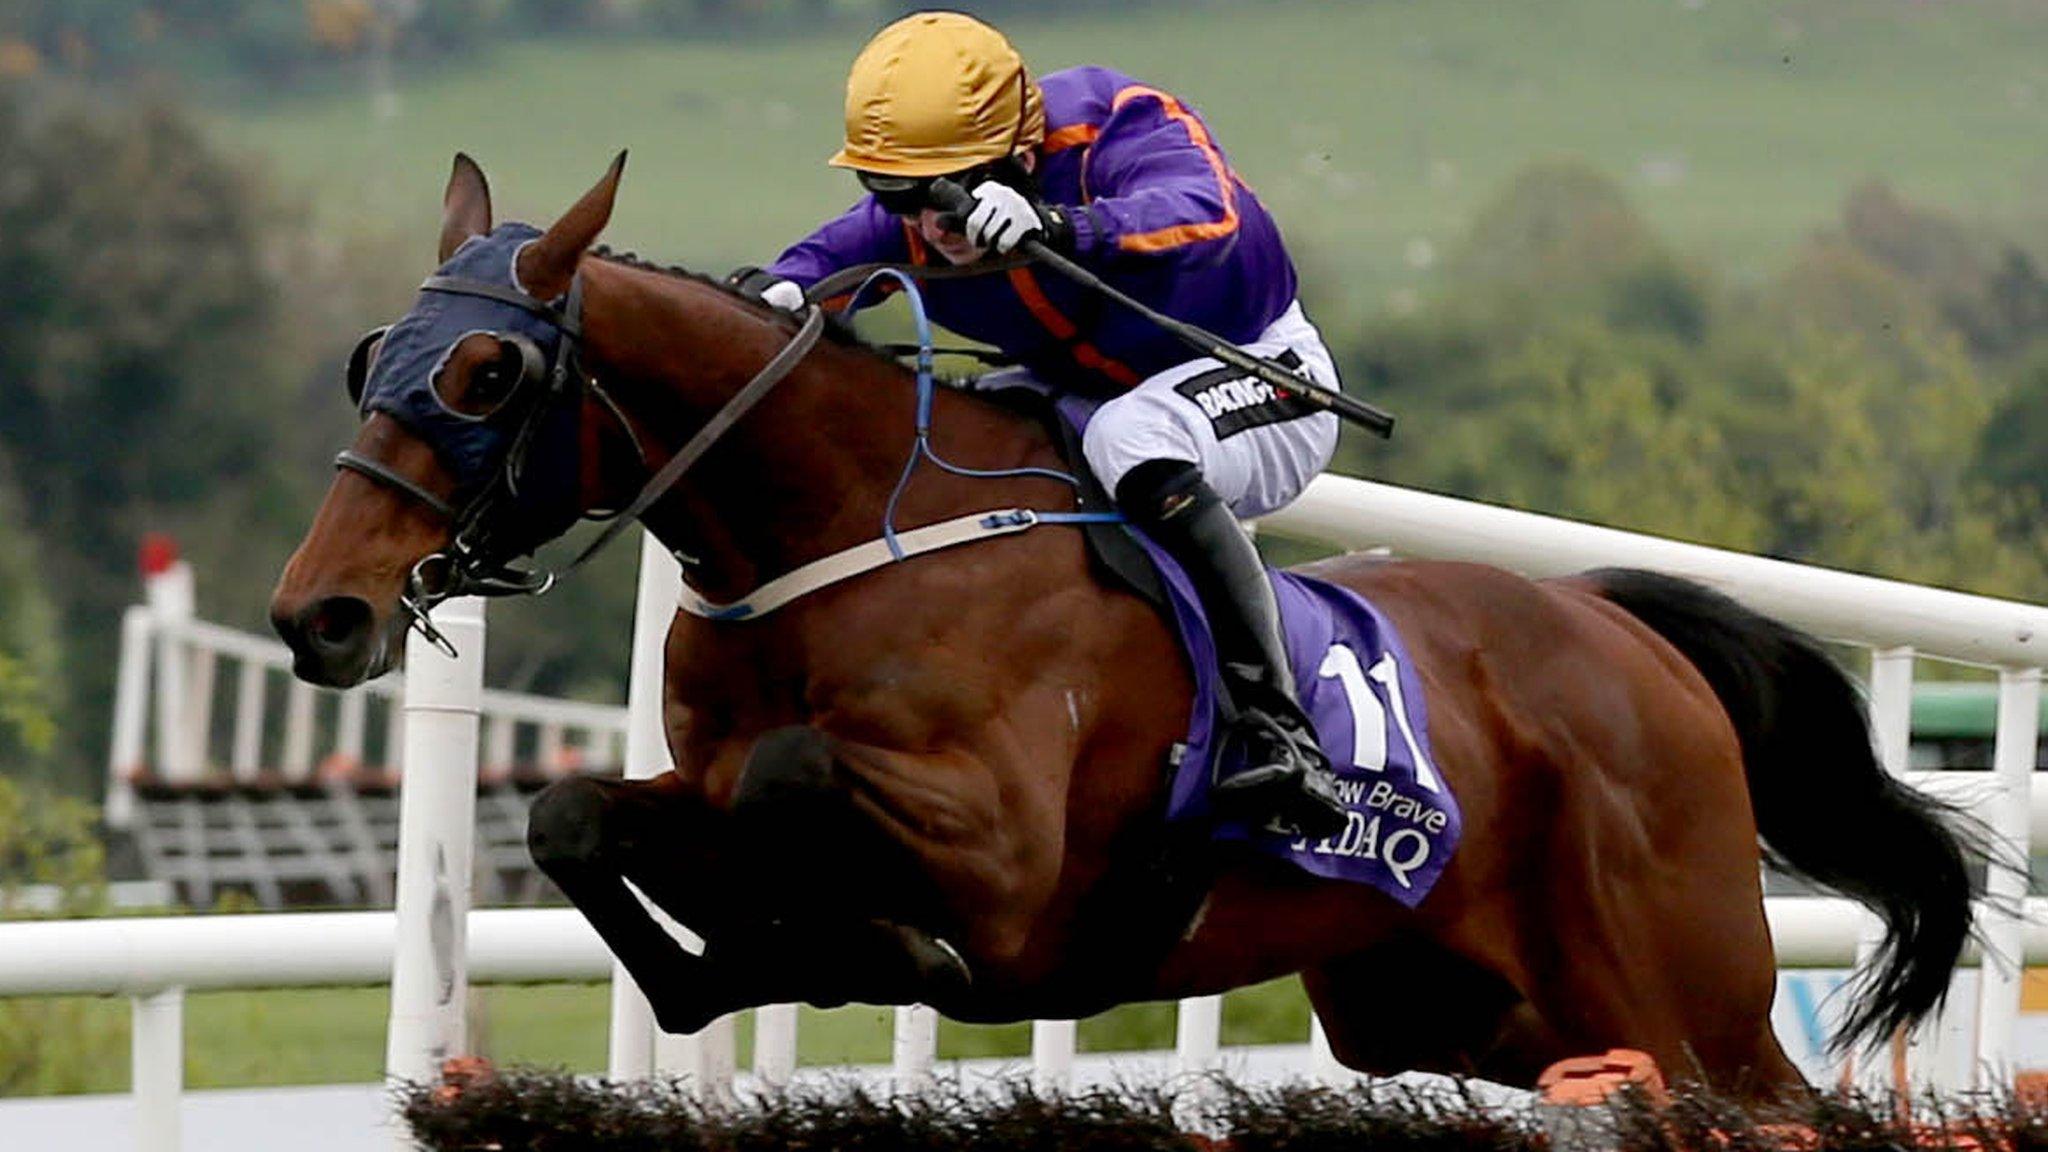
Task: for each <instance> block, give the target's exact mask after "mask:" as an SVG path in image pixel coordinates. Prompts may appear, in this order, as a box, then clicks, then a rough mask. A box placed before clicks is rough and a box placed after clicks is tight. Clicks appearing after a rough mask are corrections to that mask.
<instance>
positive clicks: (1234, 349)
mask: <svg viewBox="0 0 2048 1152" xmlns="http://www.w3.org/2000/svg"><path fill="white" fill-rule="evenodd" d="M931 198H932V201H933V203H935V204H936V205H937V206H938V207H939V208H940V209H942V210H944V211H946V212H950V213H952V214H954V215H957V216H959V217H960V218H961V219H966V217H967V215H968V214H969V213H971V212H973V211H974V206H975V199H974V197H973V195H971V194H970V193H969V192H968V191H967V189H965V188H962V187H961V186H960V185H959V184H957V183H955V182H954V181H951V180H947V179H944V178H940V179H937V180H934V181H932V184H931ZM1018 247H1019V248H1020V249H1022V250H1023V251H1024V252H1025V254H1027V255H1029V256H1030V257H1031V258H1032V259H1034V260H1036V261H1038V262H1039V263H1041V264H1044V265H1045V266H1046V267H1048V268H1051V269H1052V270H1053V271H1055V272H1058V273H1059V274H1060V275H1062V276H1065V277H1066V278H1067V279H1069V280H1072V281H1073V282H1074V283H1076V284H1079V285H1081V286H1082V287H1083V288H1087V289H1090V290H1092V291H1095V292H1098V293H1100V294H1102V295H1103V296H1105V297H1107V298H1109V299H1111V300H1114V301H1116V302H1117V303H1118V304H1121V305H1123V306H1124V307H1126V308H1129V309H1130V310H1131V311H1133V312H1136V313H1137V314H1138V315H1140V316H1143V317H1144V318H1145V319H1147V320H1150V321H1151V322H1152V323H1154V324H1157V325H1158V326H1159V327H1161V328H1162V329H1165V330H1166V331H1167V332H1168V333H1170V334H1172V335H1173V336H1174V337H1175V338H1176V339H1178V340H1180V342H1181V343H1183V344H1186V345H1187V346H1188V347H1190V348H1193V349H1194V350H1196V351H1197V352H1200V353H1201V354H1202V355H1204V356H1207V357H1209V358H1211V359H1213V360H1219V361H1221V362H1222V363H1224V364H1227V365H1229V366H1230V367H1232V368H1235V369H1237V370H1238V371H1240V372H1243V373H1244V374H1245V375H1247V376H1252V377H1256V378H1257V379H1259V380H1262V381H1264V382H1265V383H1267V384H1270V385H1272V386H1273V387H1275V388H1280V389H1284V390H1285V391H1286V392H1287V393H1288V394H1290V395H1294V396H1299V397H1301V398H1302V399H1303V400H1305V401H1307V402H1308V403H1310V404H1313V405H1315V406H1317V407H1319V408H1322V409H1323V410H1325V411H1328V412H1335V413H1336V414H1337V415H1339V416H1342V417H1344V418H1345V419H1346V420H1349V421H1351V422H1352V423H1354V424H1356V425H1358V426H1359V427H1361V428H1363V429H1365V430H1366V431H1368V432H1370V433H1372V434H1373V435H1375V436H1378V437H1380V438H1382V439H1385V438H1387V437H1390V436H1392V435H1393V434H1394V416H1393V413H1391V412H1388V411H1386V410H1385V409H1383V408H1380V407H1378V406H1376V405H1373V404H1368V403H1366V402H1365V401H1363V400H1359V399H1356V398H1354V397H1350V396H1346V395H1344V394H1343V393H1342V392H1339V391H1337V390H1335V389H1333V388H1325V387H1323V386H1322V385H1321V384H1318V383H1316V382H1315V381H1313V380H1310V379H1309V378H1308V377H1307V376H1305V375H1303V374H1301V373H1297V372H1294V371H1292V370H1290V369H1288V368H1287V367H1285V366H1284V365H1281V364H1279V363H1277V362H1276V361H1273V360H1268V359H1266V358H1265V357H1263V356H1254V355H1253V354H1251V353H1250V352H1247V351H1245V350H1244V349H1242V348H1239V347H1238V346H1237V345H1235V344H1232V343H1231V342H1230V341H1228V340H1225V339H1224V338H1223V337H1221V336H1218V335H1216V334H1215V333H1213V332H1210V331H1208V330H1207V329H1204V328H1199V327H1196V326H1195V325H1193V324H1189V323H1188V322H1186V321H1184V320H1176V319H1174V318H1173V317H1171V316H1168V315H1166V314H1165V313H1164V312H1161V311H1159V310H1158V309H1156V308H1151V307H1148V306H1146V305H1145V304H1143V303H1141V302H1140V301H1138V300H1134V299H1132V298H1131V297H1130V296H1129V295H1126V294H1125V293H1123V292H1120V291H1118V290H1117V289H1115V288H1113V287H1111V286H1110V285H1109V284H1107V283H1105V282H1104V281H1103V279H1102V278H1101V277H1100V276H1097V275H1095V274H1094V273H1093V272H1090V271H1088V270H1087V269H1086V268H1083V267H1081V266H1080V265H1079V264H1076V263H1074V262H1073V261H1072V260H1070V259H1068V258H1067V257H1065V256H1063V255H1061V254H1060V253H1058V252H1055V251H1053V249H1052V246H1051V245H1049V244H1047V243H1045V242H1044V241H1042V240H1040V239H1038V238H1037V237H1035V236H1027V237H1025V238H1024V241H1023V242H1022V243H1021V244H1019V245H1018Z"/></svg>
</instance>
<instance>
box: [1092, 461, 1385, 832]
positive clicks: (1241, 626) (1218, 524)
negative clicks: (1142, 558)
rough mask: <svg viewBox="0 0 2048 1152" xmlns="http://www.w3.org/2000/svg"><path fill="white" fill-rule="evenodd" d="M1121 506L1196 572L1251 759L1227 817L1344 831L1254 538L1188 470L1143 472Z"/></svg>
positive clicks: (1227, 792) (1224, 780)
mask: <svg viewBox="0 0 2048 1152" xmlns="http://www.w3.org/2000/svg"><path fill="white" fill-rule="evenodd" d="M1116 498H1117V506H1118V507H1119V508H1121V509H1123V512H1124V515H1125V516H1128V517H1129V518H1130V519H1131V520H1132V522H1134V523H1136V524H1138V525H1139V526H1141V527H1142V528H1143V529H1144V530H1145V532H1146V533H1147V534H1148V535H1150V536H1151V537H1152V539H1153V540H1155V541H1157V542H1158V543H1159V545H1160V546H1161V547H1163V548H1165V549H1166V550H1167V551H1168V552H1169V553H1171V554H1172V555H1173V558H1174V559H1176V560H1178V561H1180V563H1181V566H1182V567H1183V568H1185V569H1187V573H1188V576H1189V578H1190V579H1191V580H1192V581H1193V583H1194V586H1195V592H1196V595H1198V596H1199V597H1201V600H1202V608H1203V610H1204V611H1205V612H1206V613H1207V614H1208V617H1209V623H1210V627H1211V628H1212V629H1213V630H1214V632H1215V636H1216V653H1217V657H1218V658H1219V659H1220V660H1221V662H1222V664H1223V670H1224V672H1225V673H1226V674H1227V675H1228V676H1229V679H1230V686H1231V696H1232V698H1233V700H1234V702H1235V703H1236V705H1237V717H1236V721H1237V723H1236V728H1235V735H1236V737H1237V738H1238V739H1239V740H1241V741H1242V742H1243V749H1244V753H1245V763H1244V765H1243V766H1242V767H1241V768H1238V769H1237V770H1236V771H1233V772H1231V773H1230V774H1228V775H1224V776H1221V777H1219V778H1218V779H1217V781H1216V789H1215V800H1216V808H1217V811H1218V812H1219V813H1221V814H1223V815H1225V816H1227V817H1233V818H1241V819H1246V820H1250V821H1254V822H1256V823H1260V824H1265V823H1272V824H1275V825H1279V826H1283V827H1285V828H1287V829H1289V830H1290V831H1292V832H1294V833H1296V834H1298V835H1303V836H1308V837H1311V838H1321V837H1323V836H1328V835H1333V834H1335V833H1337V832H1339V831H1341V830H1343V828H1344V820H1345V809H1344V802H1343V801H1342V800H1341V799H1340V798H1339V797H1338V795H1337V788H1336V779H1335V777H1334V776H1333V775H1332V774H1331V771H1330V765H1329V763H1328V761H1326V760H1324V759H1323V754H1322V752H1321V751H1320V750H1319V749H1318V748H1317V746H1316V739H1315V730H1314V729H1313V728H1312V727H1311V726H1310V724H1309V722H1308V717H1307V716H1305V715H1304V714H1303V713H1302V709H1301V705H1300V703H1299V702H1298V701H1297V699H1296V696H1295V691H1294V673H1293V671H1292V669H1290V668H1289V666H1288V662H1287V646H1286V642H1285V639H1284V637H1283V636H1282V634H1281V630H1280V609H1279V606H1278V605H1277V604H1276V603H1275V602H1274V599H1273V586H1272V584H1271V583H1270V582H1269V581H1268V580H1267V578H1266V570H1265V566H1264V565H1263V564H1261V563H1260V562H1259V552H1258V549H1256V548H1254V547H1252V542H1251V537H1250V536H1248V535H1246V534H1245V531H1244V529H1243V528H1241V527H1239V526H1238V523H1237V517H1235V516H1233V515H1231V512H1230V509H1229V508H1228V507H1226V506H1225V505H1224V503H1223V499H1222V497H1220V496H1218V495H1217V494H1216V492H1215V490H1214V489H1212V488H1210V487H1209V485H1208V484H1206V483H1204V482H1203V480H1202V477H1201V474H1200V473H1198V472H1196V471H1195V466H1194V465H1192V464H1189V463H1187V462H1186V461H1182V460H1150V461H1147V462H1145V463H1143V464H1140V465H1138V466H1137V467H1136V468H1133V469H1131V470H1130V471H1129V472H1128V473H1125V475H1124V478H1123V481H1122V482H1121V483H1119V484H1118V485H1117V490H1116ZM1220 758H1221V756H1220V754H1219V760H1220Z"/></svg>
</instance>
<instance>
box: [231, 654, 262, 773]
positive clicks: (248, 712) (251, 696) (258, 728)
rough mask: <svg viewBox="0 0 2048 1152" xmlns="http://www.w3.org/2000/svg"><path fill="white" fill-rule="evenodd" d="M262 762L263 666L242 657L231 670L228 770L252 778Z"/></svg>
mask: <svg viewBox="0 0 2048 1152" xmlns="http://www.w3.org/2000/svg"><path fill="white" fill-rule="evenodd" d="M262 761H263V665H262V664H261V663H260V662H259V661H256V660H252V659H250V658H249V657H248V656H247V655H246V654H245V655H243V657H242V666H241V667H240V668H239V669H237V670H236V672H235V736H234V742H233V743H232V744H231V745H230V746H229V749H228V771H229V772H231V773H232V774H233V775H234V777H235V779H237V780H253V779H255V778H256V770H257V769H258V768H260V767H262Z"/></svg>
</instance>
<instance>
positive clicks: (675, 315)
mask: <svg viewBox="0 0 2048 1152" xmlns="http://www.w3.org/2000/svg"><path fill="white" fill-rule="evenodd" d="M585 267H586V300H585V306H584V307H585V319H584V327H585V332H586V343H587V355H588V356H590V358H591V359H592V360H593V362H594V364H595V365H596V366H598V368H599V370H600V372H601V373H603V374H604V375H605V376H607V377H608V378H609V379H608V380H607V384H608V385H609V386H610V387H612V388H613V389H614V390H615V391H616V392H617V393H618V396H617V398H618V400H619V401H620V403H621V404H622V405H623V406H625V407H626V408H627V410H628V412H629V414H630V416H631V418H632V419H633V420H634V421H635V422H636V424H637V425H638V427H639V428H640V429H641V430H642V435H643V437H646V436H649V435H651V437H652V439H654V441H655V442H656V444H657V445H658V447H656V446H655V445H649V451H650V453H651V454H653V455H654V456H655V457H656V459H655V460H654V461H652V463H653V464H654V465H655V466H657V467H658V466H659V464H660V463H661V462H664V461H666V460H667V459H668V458H669V457H670V456H671V455H673V454H674V452H675V451H676V450H677V449H679V448H680V447H681V446H682V445H683V443H684V442H685V441H686V440H687V439H688V438H689V436H690V435H691V434H692V433H694V432H695V431H696V430H697V429H699V428H701V427H703V426H704V424H705V422H706V421H707V420H709V419H711V417H712V416H713V415H714V414H715V413H716V412H717V411H718V410H719V409H720V408H722V407H723V406H724V405H725V403H726V402H727V401H728V400H730V399H731V398H732V396H733V395H734V394H735V393H736V392H738V391H739V390H740V389H741V388H743V387H744V386H745V385H746V384H747V382H748V381H750V380H751V379H753V377H754V376H755V374H756V373H757V372H759V371H760V370H761V368H762V367H763V366H764V365H766V364H767V363H768V361H769V360H770V359H772V358H773V357H774V355H775V354H776V352H778V351H780V350H781V349H782V348H783V347H784V346H785V345H786V344H787V343H788V342H789V340H790V332H789V330H788V328H787V327H786V326H785V325H782V324H778V323H776V322H775V321H773V320H770V319H768V318H766V317H764V316H763V315H761V314H759V313H757V312H755V311H754V310H753V309H751V308H749V307H748V306H746V305H745V304H743V303H741V302H739V301H738V300H735V299H733V298H732V297H731V296H730V295H729V294H727V293H725V292H723V291H721V290H720V289H718V288H716V287H714V286H712V285H709V284H706V283H702V282H698V281H692V280H683V279H678V278H675V277H672V276H667V275H663V274H661V273H654V272H647V271H644V270H639V269H632V268H624V267H620V266H617V265H612V264H607V263H603V262H599V261H591V262H588V263H586V266H585ZM915 401H916V396H915V391H914V387H913V384H912V381H911V379H910V377H909V376H908V375H907V374H906V373H904V372H903V371H902V370H901V369H899V368H897V367H896V366H894V365H892V364H890V363H888V362H887V361H884V360H882V359H880V358H878V357H875V356H872V355H870V354H868V353H867V352H865V351H862V350H858V349H849V348H844V347H839V346H836V345H833V344H830V343H829V342H821V343H820V344H819V345H818V346H817V347H816V348H815V349H813V350H812V351H811V353H810V354H809V355H807V356H806V357H805V358H804V360H803V361H802V362H801V363H800V364H799V365H798V366H797V368H796V369H795V370H794V371H792V372H791V373H790V375H789V377H788V378H787V379H786V380H784V381H783V382H782V383H780V384H778V385H776V386H775V388H774V389H773V390H772V391H771V392H770V393H769V394H768V396H767V397H766V398H765V399H763V400H762V401H761V402H760V404H759V406H758V407H756V408H754V409H753V410H752V411H751V412H750V413H748V415H747V416H746V417H745V418H744V419H742V420H741V421H740V422H739V423H738V424H736V425H734V426H733V428H732V429H731V430H730V431H728V432H726V433H725V434H724V436H723V437H722V438H721V439H720V440H719V442H718V444H717V445H716V446H715V447H714V448H713V449H712V450H711V451H710V452H708V453H706V454H705V456H704V457H703V458H702V459H701V460H700V461H699V462H698V463H697V464H695V465H693V466H692V467H691V470H690V472H689V473H688V474H687V475H685V476H684V478H683V479H682V480H681V481H680V482H679V483H678V484H677V485H676V488H675V490H674V493H673V495H671V496H670V497H668V498H666V499H664V500H663V501H661V502H660V503H658V504H657V505H656V507H655V509H653V510H651V511H650V513H649V514H648V515H646V516H643V517H642V519H643V521H644V522H645V523H646V524H647V526H648V528H649V530H650V531H652V532H653V533H654V534H655V536H656V537H657V538H658V539H660V540H661V541H662V542H663V543H664V544H665V545H668V546H669V547H671V548H673V549H675V550H678V551H682V552H685V553H687V554H689V555H691V556H693V557H694V558H696V559H697V560H698V561H699V562H700V563H699V565H698V566H697V568H696V570H695V571H693V573H692V575H691V579H692V582H693V583H694V584H696V585H697V587H698V590H699V591H700V592H702V593H704V594H705V595H706V596H709V597H711V598H713V599H718V598H723V597H730V596H738V595H741V594H744V593H745V592H746V591H748V590H750V589H752V588H753V587H755V586H756V585H758V584H759V583H761V582H762V581H764V580H767V579H769V578H772V577H774V576H777V575H780V574H781V573H783V572H787V571H789V570H790V569H792V568H795V567H797V566H799V565H801V564H804V563H808V562H809V561H811V560H815V559H817V558H819V557H821V556H825V555H829V554H830V553H832V552H835V551H838V550H839V549H842V548H847V547H851V546H853V545H855V544H859V543H863V542H865V541H867V540H871V539H874V538H875V537H876V536H877V535H879V534H880V530H881V525H882V519H883V515H884V511H885V509H886V507H887V504H888V501H889V496H890V492H891V490H892V489H893V488H894V486H895V484H896V480H897V477H898V476H899V474H900V473H901V470H902V467H903V464H904V462H905V461H906V460H907V459H908V458H909V456H910V453H911V452H912V450H913V447H914V442H913V434H914V420H913V416H914V411H915ZM934 414H935V421H934V423H935V427H936V429H937V432H936V437H935V439H936V443H937V446H938V447H939V448H940V450H941V451H951V452H952V453H954V454H957V455H959V456H960V457H962V459H963V461H964V462H968V463H971V464H973V465H974V466H976V467H981V468H994V467H1011V466H1016V465H1019V464H1024V463H1040V464H1042V463H1046V462H1047V459H1048V455H1049V453H1050V451H1051V448H1050V444H1049V442H1048V441H1047V440H1046V437H1045V436H1044V434H1043V432H1042V430H1040V429H1038V428H1036V427H1035V425H1034V424H1033V423H1032V422H1030V421H1027V420H1022V419H1020V418H1018V417H1016V416H1014V415H1013V414H1009V413H1005V412H1001V411H998V410H996V409H995V408H993V407H992V406H990V405H987V404H982V403H979V402H975V401H971V400H968V399H967V398H965V397H961V396H957V395H953V394H950V393H946V392H945V391H944V390H941V395H939V396H938V397H937V398H936V403H935V408H934ZM1045 486H1046V482H1044V481H1029V480H1026V481H1014V480H1010V481H994V480H966V479H963V478H961V477H957V476H952V475H950V474H947V473H945V472H943V471H940V470H938V469H936V468H932V467H930V466H929V465H926V466H925V467H923V468H921V469H920V470H919V472H918V474H917V477H916V479H915V480H914V481H913V482H912V483H911V485H910V486H909V488H908V489H907V490H906V491H905V493H904V496H903V498H902V500H901V502H900V504H899V506H898V508H897V516H896V523H897V526H898V527H899V528H903V527H912V526H916V525H920V524H925V523H930V522H932V521H934V520H939V519H943V518H945V517H947V516H950V515H958V514H962V513H965V512H968V511H972V510H975V509H979V508H987V507H1000V506H1006V505H1011V504H1023V503H1031V504H1033V505H1034V506H1037V507H1049V506H1056V505H1053V504H1048V503H1047V502H1046V501H1047V500H1048V499H1052V500H1057V499H1058V497H1059V495H1060V494H1059V493H1057V492H1046V491H1040V490H1039V489H1041V488H1044V487H1045Z"/></svg>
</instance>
